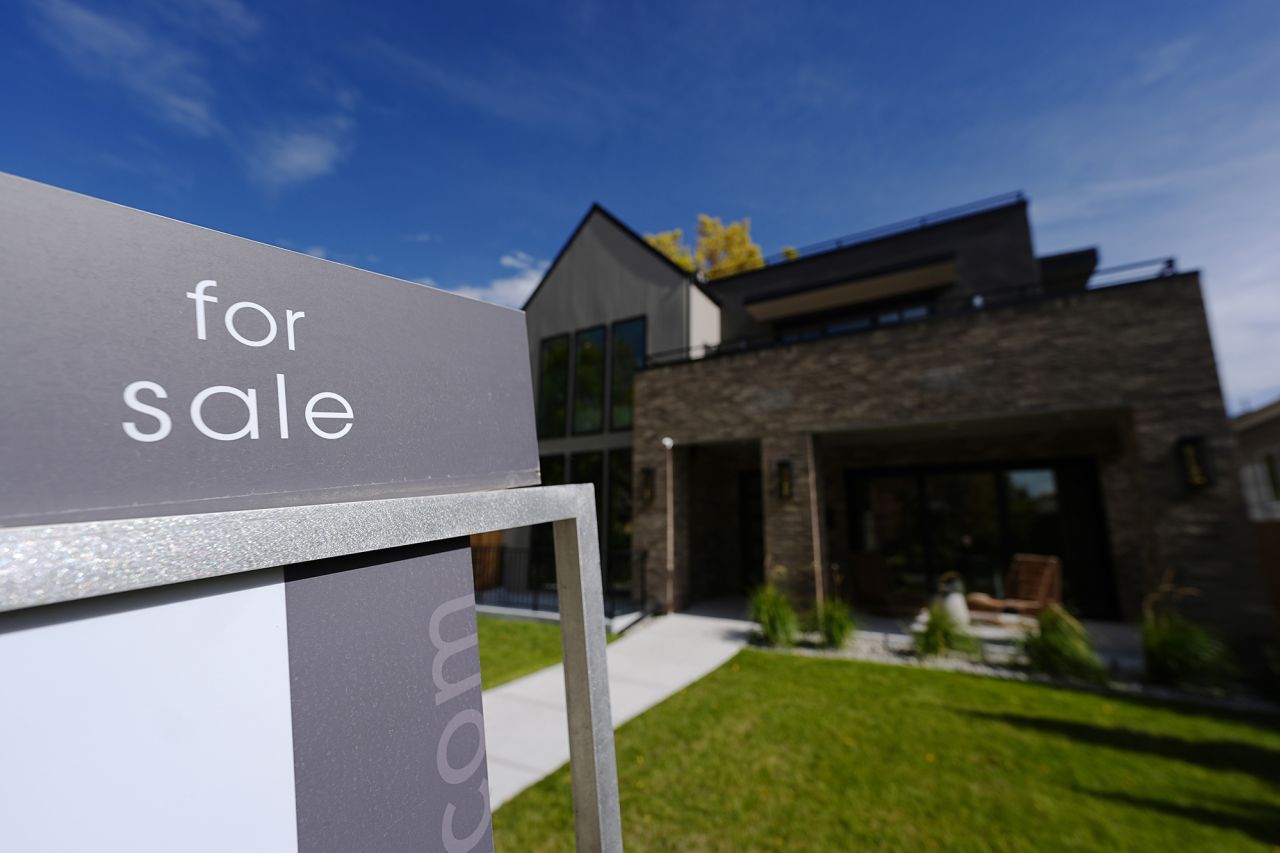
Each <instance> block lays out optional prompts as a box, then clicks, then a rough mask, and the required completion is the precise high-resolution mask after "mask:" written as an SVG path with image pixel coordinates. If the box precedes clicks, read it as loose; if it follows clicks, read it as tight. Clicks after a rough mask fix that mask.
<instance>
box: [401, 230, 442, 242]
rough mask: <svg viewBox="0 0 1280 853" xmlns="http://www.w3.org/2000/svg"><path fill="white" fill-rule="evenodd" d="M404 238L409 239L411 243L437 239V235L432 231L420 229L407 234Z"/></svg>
mask: <svg viewBox="0 0 1280 853" xmlns="http://www.w3.org/2000/svg"><path fill="white" fill-rule="evenodd" d="M404 239H406V240H408V241H409V242H410V243H430V242H432V241H433V240H435V239H436V235H434V234H432V233H431V232H430V231H419V232H418V233H416V234H409V235H407V236H405V238H404Z"/></svg>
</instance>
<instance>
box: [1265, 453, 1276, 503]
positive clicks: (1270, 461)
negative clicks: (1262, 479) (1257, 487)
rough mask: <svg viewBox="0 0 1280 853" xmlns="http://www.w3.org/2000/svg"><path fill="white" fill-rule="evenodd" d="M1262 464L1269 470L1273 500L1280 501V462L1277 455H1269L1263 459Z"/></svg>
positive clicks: (1268, 477)
mask: <svg viewBox="0 0 1280 853" xmlns="http://www.w3.org/2000/svg"><path fill="white" fill-rule="evenodd" d="M1262 463H1263V465H1264V466H1265V467H1266V469H1267V483H1268V484H1269V485H1270V486H1271V500H1273V501H1280V460H1277V459H1276V454H1275V453H1268V454H1267V455H1266V456H1264V457H1262Z"/></svg>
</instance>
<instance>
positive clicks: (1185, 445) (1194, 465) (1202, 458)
mask: <svg viewBox="0 0 1280 853" xmlns="http://www.w3.org/2000/svg"><path fill="white" fill-rule="evenodd" d="M1176 448H1177V455H1178V466H1179V468H1180V469H1181V471H1182V483H1183V485H1185V486H1186V487H1187V488H1188V489H1190V490H1192V491H1199V490H1200V489H1203V488H1207V487H1208V486H1212V485H1213V465H1212V464H1211V463H1212V460H1210V458H1209V444H1208V442H1207V441H1206V440H1205V437H1204V436H1203V435H1190V436H1184V437H1182V438H1180V439H1178V443H1177V445H1176Z"/></svg>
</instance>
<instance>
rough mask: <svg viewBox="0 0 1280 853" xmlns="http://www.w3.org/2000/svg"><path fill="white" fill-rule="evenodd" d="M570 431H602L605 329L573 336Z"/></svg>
mask: <svg viewBox="0 0 1280 853" xmlns="http://www.w3.org/2000/svg"><path fill="white" fill-rule="evenodd" d="M573 348H574V353H573V370H574V374H573V432H574V434H575V435H582V434H584V433H591V432H600V430H601V429H603V428H604V371H605V364H604V326H598V327H596V328H594V329H587V330H585V331H582V332H578V333H577V334H576V335H574V336H573Z"/></svg>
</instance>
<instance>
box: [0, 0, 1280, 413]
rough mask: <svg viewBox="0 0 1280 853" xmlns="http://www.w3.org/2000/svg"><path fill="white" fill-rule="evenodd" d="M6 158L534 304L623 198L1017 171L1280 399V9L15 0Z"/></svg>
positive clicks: (797, 232)
mask: <svg viewBox="0 0 1280 853" xmlns="http://www.w3.org/2000/svg"><path fill="white" fill-rule="evenodd" d="M0 75H2V79H4V80H5V81H6V82H5V84H4V86H3V88H2V89H0V109H3V115H4V116H5V119H4V122H3V127H4V128H5V132H4V133H0V170H4V171H8V172H12V173H15V174H18V175H22V176H25V177H30V178H34V179H36V180H41V181H46V182H48V183H52V184H56V185H59V186H64V187H68V188H70V189H74V190H78V191H81V192H85V193H88V194H90V195H95V196H99V197H102V198H107V199H110V200H112V201H116V202H120V203H123V204H127V205H130V206H134V207H138V208H142V209H145V210H150V211H155V212H157V213H162V214H165V215H167V216H172V217H175V218H178V219H183V220H187V221H190V222H195V223H198V224H200V225H204V226H208V227H211V228H216V229H219V230H222V231H227V232H230V233H233V234H238V235H242V236H245V237H250V238H253V239H256V240H261V241H263V242H268V243H275V244H278V245H281V246H285V247H288V248H293V249H297V250H299V251H310V252H312V253H313V254H322V255H324V256H327V257H329V258H332V259H334V260H338V261H341V262H344V263H350V264H354V265H357V266H362V267H366V268H369V269H373V270H377V271H379V272H384V273H387V274H390V275H395V276H399V277H402V278H408V279H415V280H421V281H427V282H432V283H435V284H437V285H438V286H441V287H446V288H450V289H458V290H463V291H464V292H467V293H471V294H473V295H481V296H487V297H489V298H494V299H498V300H505V301H509V302H512V301H514V302H519V301H520V298H521V296H522V295H523V294H524V293H527V292H528V291H529V290H530V289H531V288H532V286H533V285H534V284H535V283H536V281H537V279H538V277H539V275H540V274H541V271H542V270H543V269H545V266H546V264H547V262H548V261H549V260H550V258H551V257H553V256H554V254H555V253H556V251H558V250H559V248H560V246H561V245H562V243H563V242H564V240H565V238H566V237H567V236H568V234H569V232H570V230H571V229H572V228H573V226H574V225H575V224H576V223H577V221H578V220H579V218H580V217H581V216H582V214H583V213H584V212H585V210H586V209H587V207H588V206H589V205H590V203H591V202H592V201H600V202H601V203H603V204H604V205H605V206H607V207H609V208H610V209H611V210H612V211H613V212H614V213H616V214H617V215H619V216H620V217H621V218H622V219H623V220H624V221H626V222H628V223H629V224H631V225H632V226H634V227H635V228H637V229H640V230H642V231H656V230H662V229H665V228H670V227H675V226H682V227H684V228H685V229H686V231H687V230H688V229H690V228H691V226H692V225H693V223H694V220H695V217H696V216H697V214H698V213H700V212H706V213H712V214H716V215H720V216H723V217H726V218H733V219H737V218H740V217H743V216H749V217H751V220H752V223H753V234H754V236H755V237H756V239H757V241H758V242H760V243H761V245H762V247H763V248H764V250H765V252H766V253H771V252H774V251H777V250H778V249H779V248H781V247H782V246H784V245H789V244H792V245H802V244H806V243H811V242H815V241H818V240H822V239H825V238H828V237H834V236H837V235H840V234H843V233H847V232H851V231H856V230H860V229H863V228H867V227H872V226H875V225H879V224H882V223H885V222H890V221H895V220H898V219H902V218H905V217H909V216H912V215H916V214H921V213H925V212H928V211H931V210H935V209H938V208H942V207H948V206H951V205H955V204H959V203H963V202H966V201H970V200H973V199H977V198H982V197H985V196H990V195H993V194H996V193H1000V192H1004V191H1007V190H1016V189H1020V190H1023V191H1025V192H1027V193H1028V194H1029V196H1030V197H1031V200H1032V205H1031V215H1032V221H1033V225H1034V227H1035V229H1036V243H1037V249H1038V250H1040V251H1042V252H1049V251H1054V250H1061V249H1068V248H1076V247H1079V246H1086V245H1098V246H1099V247H1100V249H1101V251H1102V259H1103V263H1104V264H1118V263H1123V262H1127V261H1133V260H1141V259H1145V258H1149V257H1154V256H1161V255H1167V254H1174V255H1176V256H1177V257H1178V259H1179V263H1180V264H1181V265H1182V266H1183V267H1184V268H1200V269H1202V270H1203V272H1204V275H1205V286H1206V291H1207V294H1208V296H1209V305H1210V315H1211V320H1212V323H1213V330H1214V337H1215V346H1216V347H1217V351H1218V355H1219V360H1220V370H1221V371H1222V373H1223V379H1224V383H1225V389H1226V393H1227V398H1228V402H1229V404H1230V406H1231V407H1232V408H1233V409H1235V408H1240V407H1241V406H1242V404H1246V403H1247V404H1250V405H1258V404H1261V403H1263V402H1265V401H1266V400H1267V399H1270V398H1271V397H1272V396H1275V395H1277V394H1280V357H1277V355H1276V353H1277V350H1278V349H1280V347H1277V341H1280V228H1278V227H1277V226H1278V225H1280V212H1277V207H1278V206H1280V3H1275V2H1273V0H1259V2H1219V3H1203V2H1194V3H1183V2H1177V0H1161V2H1126V3H1114V2H1108V3H1096V4H1095V3H1087V2H1081V3H1072V4H1052V6H1051V5H1050V4H1042V3H1026V2H1016V3H981V2H974V3H937V2H933V3H914V2H895V3H892V4H890V3H879V4H851V3H847V2H845V3H831V4H820V3H807V4H799V3H796V4H782V3H753V2H723V3H702V2H682V3H671V4H658V3H645V4H640V3H625V2H613V3H609V4H599V5H597V4H593V3H587V2H572V3H565V4H554V3H541V4H532V3H519V4H516V3H512V4H485V3H475V2H473V3H448V4H444V3H422V2H406V3H392V2H387V3H375V2H365V3H336V2H315V0H311V2H275V3H265V2H264V3H252V4H250V3H246V2H241V0H113V2H93V0H16V1H15V2H10V3H6V4H4V6H3V10H2V11H0Z"/></svg>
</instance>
